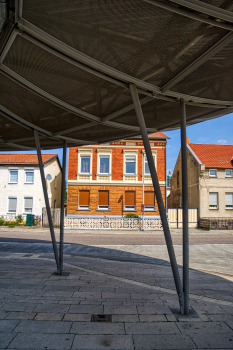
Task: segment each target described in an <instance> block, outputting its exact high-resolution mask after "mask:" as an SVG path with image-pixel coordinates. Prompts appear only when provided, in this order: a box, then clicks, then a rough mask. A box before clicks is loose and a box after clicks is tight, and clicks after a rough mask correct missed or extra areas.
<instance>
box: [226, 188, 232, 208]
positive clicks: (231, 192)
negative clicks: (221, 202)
mask: <svg viewBox="0 0 233 350" xmlns="http://www.w3.org/2000/svg"><path fill="white" fill-rule="evenodd" d="M227 194H231V195H232V197H233V192H226V193H225V209H226V210H232V209H233V198H232V205H231V206H230V207H227V204H226V195H227Z"/></svg>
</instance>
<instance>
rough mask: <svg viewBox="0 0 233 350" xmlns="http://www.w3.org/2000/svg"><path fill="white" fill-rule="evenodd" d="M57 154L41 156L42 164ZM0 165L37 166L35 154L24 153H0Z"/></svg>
mask: <svg viewBox="0 0 233 350" xmlns="http://www.w3.org/2000/svg"><path fill="white" fill-rule="evenodd" d="M56 157H57V154H42V162H43V163H44V164H45V163H47V162H48V161H50V160H51V159H53V158H56ZM0 164H39V163H38V157H37V154H26V153H19V154H17V153H0Z"/></svg>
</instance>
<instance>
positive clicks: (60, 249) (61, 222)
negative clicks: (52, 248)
mask: <svg viewBox="0 0 233 350" xmlns="http://www.w3.org/2000/svg"><path fill="white" fill-rule="evenodd" d="M66 151H67V143H66V141H64V143H63V157H62V181H61V215H60V247H59V274H60V275H62V273H63V242H64V209H65V205H64V204H65V203H64V202H65V176H66Z"/></svg>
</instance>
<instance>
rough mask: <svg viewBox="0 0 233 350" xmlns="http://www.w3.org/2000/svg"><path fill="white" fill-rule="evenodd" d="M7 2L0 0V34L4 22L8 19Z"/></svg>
mask: <svg viewBox="0 0 233 350" xmlns="http://www.w3.org/2000/svg"><path fill="white" fill-rule="evenodd" d="M8 12H9V11H8V2H7V0H0V35H1V33H2V32H3V29H4V27H5V24H6V22H7V20H8V17H9V14H8Z"/></svg>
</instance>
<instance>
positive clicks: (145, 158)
mask: <svg viewBox="0 0 233 350" xmlns="http://www.w3.org/2000/svg"><path fill="white" fill-rule="evenodd" d="M143 153H144V164H143V166H144V175H145V176H151V175H150V169H149V173H146V162H147V163H148V161H147V156H146V154H145V152H144V151H143ZM152 156H153V159H154V165H155V169H156V152H152ZM148 166H149V165H148Z"/></svg>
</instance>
